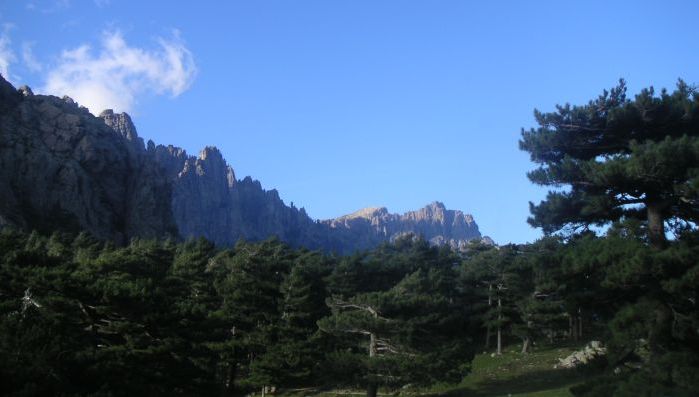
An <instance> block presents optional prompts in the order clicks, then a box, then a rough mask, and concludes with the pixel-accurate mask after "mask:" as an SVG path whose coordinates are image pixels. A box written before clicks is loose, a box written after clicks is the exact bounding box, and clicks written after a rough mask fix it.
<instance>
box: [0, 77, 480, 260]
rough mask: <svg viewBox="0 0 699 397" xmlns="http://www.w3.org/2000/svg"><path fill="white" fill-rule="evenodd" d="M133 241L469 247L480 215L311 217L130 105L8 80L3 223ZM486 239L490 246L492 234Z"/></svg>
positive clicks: (436, 209)
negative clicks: (182, 142)
mask: <svg viewBox="0 0 699 397" xmlns="http://www.w3.org/2000/svg"><path fill="white" fill-rule="evenodd" d="M4 225H14V226H16V227H20V228H24V229H38V230H42V231H52V230H69V231H79V230H85V231H88V232H90V233H91V234H93V235H95V236H96V237H98V238H101V239H109V240H114V241H116V242H119V243H120V242H124V241H128V240H129V239H130V238H133V237H145V238H151V237H159V238H163V237H174V238H179V237H181V238H189V237H199V236H201V237H205V238H207V239H209V240H211V241H213V242H215V243H216V244H218V245H232V244H234V243H235V242H236V241H238V240H239V239H241V238H242V239H246V240H261V239H265V238H268V237H270V236H273V235H275V236H278V237H279V238H280V239H281V240H283V241H286V242H287V243H289V244H291V245H294V246H304V247H307V248H311V249H323V250H327V251H335V252H338V253H350V252H353V251H355V250H358V249H365V248H371V247H374V246H376V245H378V244H380V243H381V242H383V241H390V240H393V239H395V238H397V237H400V236H402V235H405V234H408V233H414V234H418V235H422V236H423V237H425V238H426V239H427V240H429V241H430V242H431V243H433V244H436V245H444V244H448V245H450V246H452V247H454V248H457V249H458V248H463V247H464V246H465V245H466V244H467V243H468V241H470V240H474V239H481V234H480V232H479V230H478V225H477V224H476V222H475V221H474V220H473V217H472V216H471V215H468V214H464V213H462V212H461V211H455V210H448V209H446V208H445V207H444V204H442V203H440V202H434V203H431V204H429V205H427V206H426V207H424V208H422V209H420V210H417V211H411V212H407V213H405V214H403V215H398V214H391V213H389V212H388V210H387V209H386V208H383V207H381V208H366V209H362V210H359V211H357V212H355V213H353V214H349V215H345V216H342V217H339V218H336V219H330V220H324V221H318V220H313V219H311V218H310V217H309V216H308V215H307V214H306V211H305V210H304V209H303V208H301V209H298V208H296V207H294V206H293V205H292V206H287V205H286V204H284V202H283V201H282V200H281V199H280V198H279V194H278V193H277V191H276V190H264V189H263V188H262V186H261V184H260V182H258V181H255V180H253V179H252V178H250V177H245V178H244V179H236V176H235V172H234V171H233V169H232V168H231V167H230V166H229V165H228V164H227V163H226V161H225V160H224V159H223V157H222V155H221V153H220V152H219V150H218V149H216V148H215V147H206V148H205V149H204V150H202V151H201V153H200V154H199V156H196V157H195V156H190V155H188V154H187V153H186V152H185V151H184V150H183V149H181V148H178V147H174V146H171V145H169V146H163V145H156V144H155V143H153V142H152V141H148V142H147V143H144V142H143V140H142V139H141V138H140V137H139V136H138V134H137V132H136V128H135V127H134V125H133V123H132V121H131V118H130V117H129V116H128V115H127V114H126V113H120V114H116V113H114V112H113V111H111V110H105V111H104V112H102V114H100V115H99V117H95V116H93V115H92V114H90V113H89V112H88V111H87V109H86V108H84V107H81V106H79V105H78V104H76V103H75V102H74V101H73V100H72V99H70V98H69V97H63V98H58V97H55V96H44V95H34V94H33V93H32V91H31V89H29V88H28V87H26V86H23V87H20V88H19V89H15V87H13V86H12V85H11V84H10V83H8V82H7V81H5V80H4V79H2V77H0V226H4ZM485 239H486V241H488V242H491V243H492V241H490V240H489V239H487V238H485Z"/></svg>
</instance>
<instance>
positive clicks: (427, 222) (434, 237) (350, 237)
mask: <svg viewBox="0 0 699 397" xmlns="http://www.w3.org/2000/svg"><path fill="white" fill-rule="evenodd" d="M323 223H324V224H326V225H328V226H329V227H330V228H331V229H333V230H334V231H335V232H336V233H338V234H340V235H341V236H342V240H343V241H346V242H347V243H346V244H347V245H350V246H353V247H354V248H362V249H363V248H371V247H373V246H376V245H378V244H380V243H381V242H383V241H393V240H395V239H396V238H398V237H401V236H404V235H406V234H414V235H416V236H422V237H424V238H425V239H426V240H428V241H429V242H430V243H432V244H433V245H440V246H441V245H449V246H451V247H452V248H455V249H464V248H465V247H466V245H467V244H468V242H469V241H471V240H479V239H480V238H481V233H480V231H479V230H478V225H477V224H476V222H475V221H474V220H473V217H472V216H471V215H469V214H464V213H463V212H461V211H457V210H448V209H446V207H445V206H444V204H442V203H440V202H438V201H435V202H433V203H431V204H429V205H427V206H425V207H423V208H421V209H419V210H417V211H409V212H406V213H404V214H402V215H401V214H392V213H389V212H388V210H387V209H386V208H385V207H380V208H365V209H361V210H359V211H357V212H354V213H352V214H349V215H345V216H341V217H339V218H335V219H331V220H327V221H324V222H323Z"/></svg>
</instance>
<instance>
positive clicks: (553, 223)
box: [520, 80, 699, 247]
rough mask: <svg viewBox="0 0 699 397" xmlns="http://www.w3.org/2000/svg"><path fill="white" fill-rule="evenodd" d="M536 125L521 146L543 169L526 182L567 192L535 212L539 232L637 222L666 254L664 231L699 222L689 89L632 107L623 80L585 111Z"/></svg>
mask: <svg viewBox="0 0 699 397" xmlns="http://www.w3.org/2000/svg"><path fill="white" fill-rule="evenodd" d="M535 117H536V120H537V123H538V124H539V127H538V128H536V129H534V128H532V129H530V130H529V131H524V130H523V131H522V140H521V141H520V148H521V149H522V150H525V151H527V152H529V153H530V155H531V159H532V161H533V162H535V163H537V164H539V165H540V167H539V168H538V169H536V170H534V171H531V172H530V173H529V174H528V176H529V178H530V179H531V181H532V182H534V183H536V184H539V185H545V186H554V187H561V186H567V187H569V189H567V190H556V191H550V192H549V194H548V196H547V198H546V200H545V201H543V202H541V203H540V204H538V205H534V204H530V206H531V212H532V217H531V218H530V219H529V222H530V223H531V224H532V225H533V226H536V227H542V228H543V230H544V231H545V232H546V233H551V232H555V231H557V230H561V229H562V228H564V227H572V228H578V227H588V226H590V225H606V224H609V223H610V222H612V221H616V220H619V219H622V218H638V219H643V220H644V222H645V226H646V230H647V236H648V240H649V241H650V242H651V243H652V244H653V245H654V246H656V247H662V246H664V245H665V231H666V228H665V224H666V223H669V224H671V225H675V226H678V227H680V228H681V227H682V226H686V225H688V224H689V223H694V224H696V222H697V220H699V198H698V192H699V190H698V189H699V95H698V94H697V92H696V91H695V89H693V88H692V87H690V86H688V85H687V84H685V83H684V82H683V81H681V80H680V81H679V83H678V84H677V89H676V90H675V91H674V92H673V93H668V92H667V91H665V90H663V91H661V93H660V95H656V94H655V91H654V90H653V88H652V87H651V88H648V89H645V90H643V91H641V93H640V94H638V95H637V96H636V97H635V98H634V99H633V100H629V99H627V97H626V84H625V82H624V81H623V80H621V81H620V83H619V85H618V86H617V87H615V88H613V89H611V90H610V91H604V92H603V94H602V95H600V96H599V98H597V99H596V100H592V101H590V102H589V103H588V104H587V105H583V106H570V105H568V104H566V105H565V106H557V109H556V112H552V113H542V112H539V111H535Z"/></svg>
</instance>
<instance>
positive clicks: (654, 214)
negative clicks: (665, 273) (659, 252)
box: [646, 201, 667, 248]
mask: <svg viewBox="0 0 699 397" xmlns="http://www.w3.org/2000/svg"><path fill="white" fill-rule="evenodd" d="M646 212H647V217H648V240H650V244H651V245H652V246H653V247H655V248H664V247H665V246H666V244H667V239H666V238H665V218H664V217H663V205H662V204H660V203H658V202H656V201H648V202H647V203H646Z"/></svg>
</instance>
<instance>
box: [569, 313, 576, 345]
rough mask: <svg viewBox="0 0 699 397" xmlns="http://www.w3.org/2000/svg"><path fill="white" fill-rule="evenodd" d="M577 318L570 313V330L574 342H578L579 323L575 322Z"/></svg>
mask: <svg viewBox="0 0 699 397" xmlns="http://www.w3.org/2000/svg"><path fill="white" fill-rule="evenodd" d="M575 319H576V316H575V315H574V314H572V313H568V328H569V331H568V332H569V335H568V336H570V340H572V341H576V342H577V341H578V324H576V323H577V321H576V320H575Z"/></svg>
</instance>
